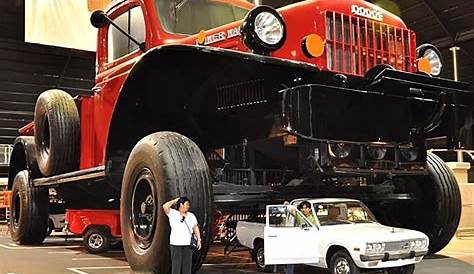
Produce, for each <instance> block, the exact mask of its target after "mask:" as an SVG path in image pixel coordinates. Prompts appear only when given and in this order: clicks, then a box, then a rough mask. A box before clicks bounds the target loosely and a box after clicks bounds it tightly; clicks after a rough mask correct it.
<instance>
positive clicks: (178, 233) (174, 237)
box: [168, 208, 198, 246]
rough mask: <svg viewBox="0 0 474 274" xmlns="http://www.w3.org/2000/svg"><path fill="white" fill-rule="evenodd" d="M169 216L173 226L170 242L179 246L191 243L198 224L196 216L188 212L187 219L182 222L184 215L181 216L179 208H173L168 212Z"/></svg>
mask: <svg viewBox="0 0 474 274" xmlns="http://www.w3.org/2000/svg"><path fill="white" fill-rule="evenodd" d="M168 218H169V222H170V227H171V234H170V244H171V245H178V246H186V245H190V244H191V233H192V232H193V227H194V226H195V225H197V224H198V222H197V219H196V216H194V214H193V213H191V212H188V213H187V214H186V217H185V218H184V220H185V221H183V222H181V220H182V219H183V216H181V214H180V213H179V211H178V210H176V209H172V208H171V209H170V212H169V213H168ZM186 225H187V226H188V227H189V229H188V228H187V227H186Z"/></svg>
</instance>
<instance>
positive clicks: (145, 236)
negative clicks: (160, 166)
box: [131, 168, 157, 249]
mask: <svg viewBox="0 0 474 274" xmlns="http://www.w3.org/2000/svg"><path fill="white" fill-rule="evenodd" d="M155 201H156V191H155V180H154V178H153V175H152V173H151V171H150V170H149V169H148V168H144V169H143V170H141V171H140V172H139V173H138V176H137V178H136V180H135V184H134V188H133V193H132V216H131V217H132V218H131V219H132V227H133V234H134V236H135V240H136V241H137V244H138V246H139V247H140V248H142V249H147V248H148V247H150V245H151V243H152V241H153V234H154V231H155V224H156V217H157V214H156V213H157V209H156V203H155Z"/></svg>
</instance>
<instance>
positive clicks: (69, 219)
mask: <svg viewBox="0 0 474 274" xmlns="http://www.w3.org/2000/svg"><path fill="white" fill-rule="evenodd" d="M66 231H67V232H71V233H73V234H75V235H81V236H82V239H83V243H84V247H85V248H86V249H87V251H88V252H90V253H102V252H107V251H108V250H109V247H110V245H111V244H113V243H115V242H117V241H119V240H120V239H121V237H122V235H121V230H120V211H119V210H106V209H100V210H99V209H75V210H72V209H68V210H66Z"/></svg>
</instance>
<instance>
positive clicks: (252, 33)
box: [240, 5, 286, 55]
mask: <svg viewBox="0 0 474 274" xmlns="http://www.w3.org/2000/svg"><path fill="white" fill-rule="evenodd" d="M266 13H267V14H270V15H272V16H274V18H275V19H276V20H277V21H278V22H279V24H280V27H281V29H282V35H281V38H280V40H279V41H278V42H275V43H267V42H266V41H264V39H262V38H261V37H260V36H259V34H258V33H257V31H256V28H257V27H258V26H257V25H256V22H257V18H259V16H260V17H261V16H264V15H266ZM267 16H268V15H267ZM240 33H241V36H242V41H243V42H244V44H245V46H246V47H247V48H248V49H250V51H252V52H253V53H257V54H263V55H269V53H270V52H272V51H275V50H277V49H279V48H281V47H282V46H283V44H284V43H285V40H286V25H285V21H284V20H283V17H282V16H281V15H280V13H278V11H276V10H275V9H274V8H272V7H269V6H264V5H263V6H257V7H255V8H254V9H252V10H251V11H249V13H248V14H247V15H246V16H245V18H244V21H243V23H242V26H241V28H240Z"/></svg>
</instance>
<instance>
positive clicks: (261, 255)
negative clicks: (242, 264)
mask: <svg viewBox="0 0 474 274" xmlns="http://www.w3.org/2000/svg"><path fill="white" fill-rule="evenodd" d="M256 257H257V258H256V260H257V264H258V266H259V267H260V268H261V269H264V268H265V252H264V250H263V248H259V249H258V250H257V256H256Z"/></svg>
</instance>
